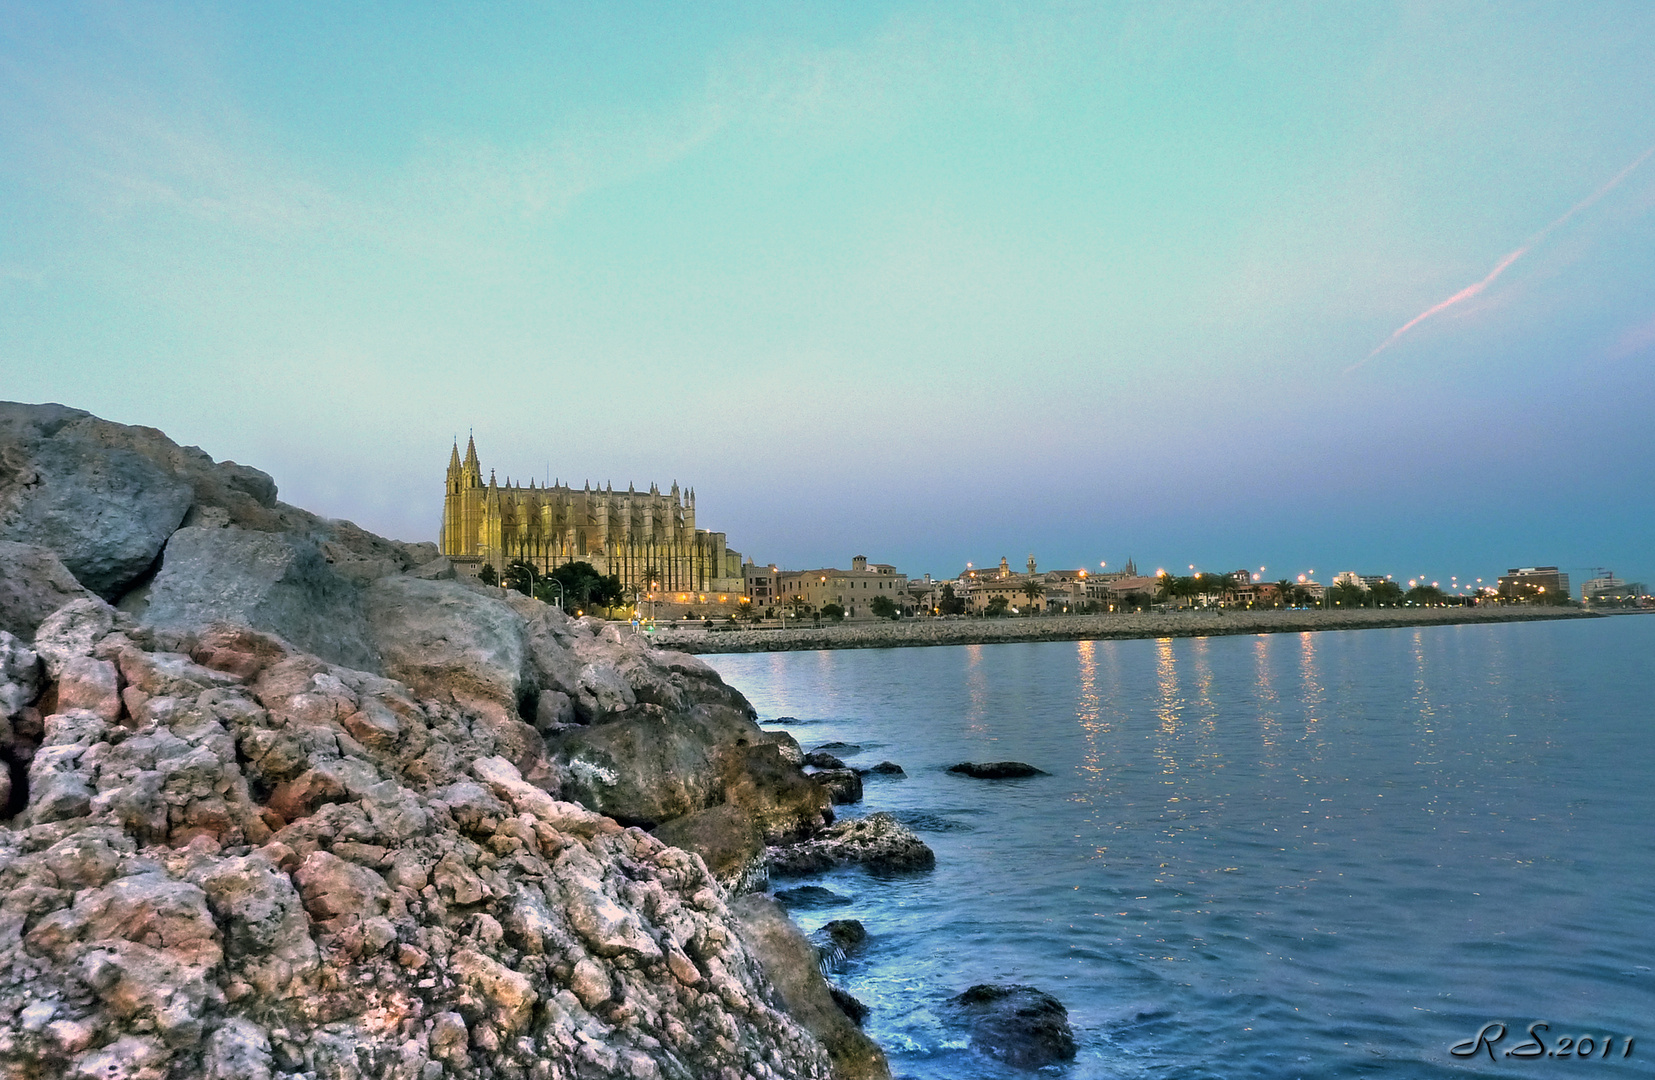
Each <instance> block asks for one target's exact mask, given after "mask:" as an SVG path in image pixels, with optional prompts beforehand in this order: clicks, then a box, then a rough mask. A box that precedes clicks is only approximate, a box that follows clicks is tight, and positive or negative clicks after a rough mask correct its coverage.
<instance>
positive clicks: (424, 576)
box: [408, 556, 455, 581]
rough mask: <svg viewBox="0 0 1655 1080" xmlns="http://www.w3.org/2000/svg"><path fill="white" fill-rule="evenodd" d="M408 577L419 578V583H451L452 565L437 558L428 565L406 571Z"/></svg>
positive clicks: (443, 558)
mask: <svg viewBox="0 0 1655 1080" xmlns="http://www.w3.org/2000/svg"><path fill="white" fill-rule="evenodd" d="M408 576H409V577H416V578H419V579H420V580H421V581H453V580H454V577H455V574H454V564H453V563H452V562H449V561H448V559H447V558H446V557H442V556H439V557H437V558H435V559H432V560H431V561H430V562H428V563H421V564H420V565H419V566H416V567H414V568H413V569H412V570H410V571H408Z"/></svg>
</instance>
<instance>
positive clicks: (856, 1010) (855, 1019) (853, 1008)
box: [828, 983, 868, 1027]
mask: <svg viewBox="0 0 1655 1080" xmlns="http://www.w3.org/2000/svg"><path fill="white" fill-rule="evenodd" d="M828 994H829V995H831V996H832V998H833V1003H834V1004H835V1005H837V1006H839V1011H840V1012H842V1013H844V1014H845V1015H846V1016H848V1017H850V1018H851V1021H852V1023H854V1024H855V1025H856V1026H857V1027H861V1026H862V1021H864V1020H866V1019H867V1018H868V1007H867V1006H866V1005H864V1004H862V1003H861V1002H860V1001H857V1000H856V999H855V998H853V997H851V995H850V992H849V991H847V990H841V989H840V988H839V987H837V986H835V985H833V984H832V983H828Z"/></svg>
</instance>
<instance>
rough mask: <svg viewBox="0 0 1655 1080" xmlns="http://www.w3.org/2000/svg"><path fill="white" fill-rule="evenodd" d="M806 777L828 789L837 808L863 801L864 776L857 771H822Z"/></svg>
mask: <svg viewBox="0 0 1655 1080" xmlns="http://www.w3.org/2000/svg"><path fill="white" fill-rule="evenodd" d="M806 775H808V776H809V777H810V778H811V779H812V780H814V781H816V782H817V783H818V784H821V785H822V786H823V787H824V788H826V789H827V792H828V795H829V796H830V797H832V799H833V805H835V806H845V805H848V804H850V803H859V802H861V801H862V774H861V773H859V772H857V771H856V770H855V769H820V770H818V771H816V772H813V773H808V774H806Z"/></svg>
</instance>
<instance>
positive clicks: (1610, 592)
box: [1580, 569, 1646, 604]
mask: <svg viewBox="0 0 1655 1080" xmlns="http://www.w3.org/2000/svg"><path fill="white" fill-rule="evenodd" d="M1645 593H1646V590H1645V589H1644V584H1643V582H1641V581H1622V580H1621V579H1620V578H1618V577H1616V576H1615V573H1614V571H1612V570H1601V569H1600V570H1598V571H1597V576H1596V577H1593V578H1589V579H1587V581H1586V584H1584V585H1582V586H1581V587H1580V598H1581V599H1582V600H1585V601H1587V602H1588V603H1593V604H1627V603H1635V602H1637V601H1639V600H1641V599H1643V597H1644V596H1645Z"/></svg>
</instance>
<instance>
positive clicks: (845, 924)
mask: <svg viewBox="0 0 1655 1080" xmlns="http://www.w3.org/2000/svg"><path fill="white" fill-rule="evenodd" d="M820 933H821V935H822V937H823V938H824V939H826V940H828V941H831V942H833V944H835V945H837V946H838V947H839V948H840V949H841V950H843V951H844V952H847V953H851V952H855V951H856V950H857V949H859V948H861V947H862V946H863V945H865V944H867V941H868V929H867V927H865V926H863V925H862V924H861V922H859V921H858V920H856V919H834V920H833V921H832V922H830V923H828V924H827V925H826V926H824V927H822V929H821V931H820Z"/></svg>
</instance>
